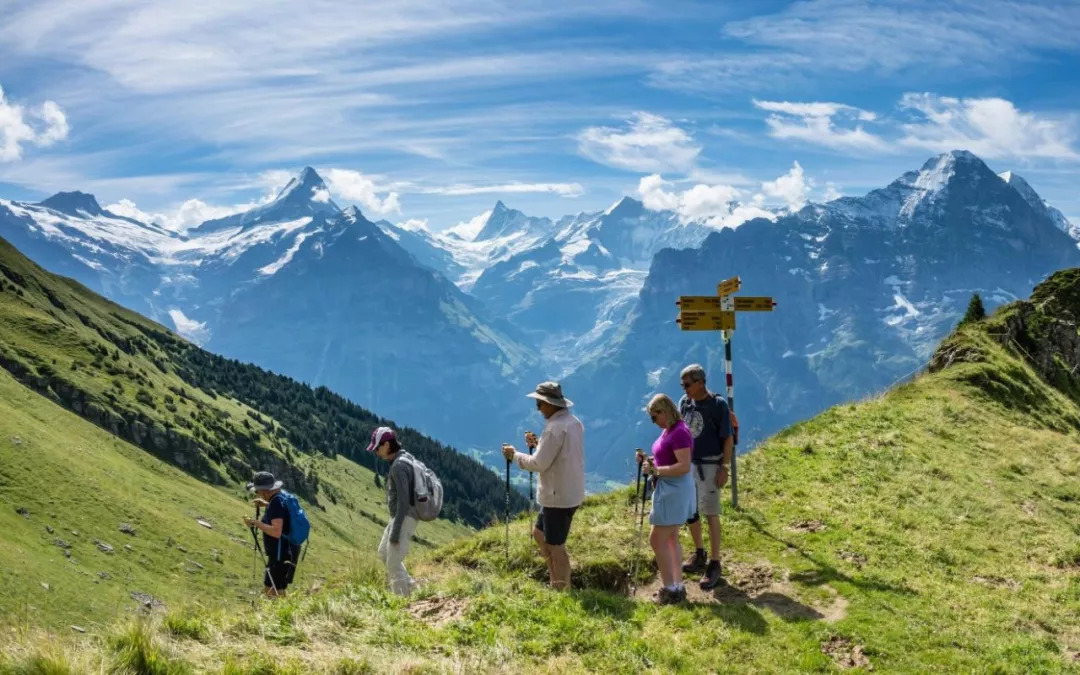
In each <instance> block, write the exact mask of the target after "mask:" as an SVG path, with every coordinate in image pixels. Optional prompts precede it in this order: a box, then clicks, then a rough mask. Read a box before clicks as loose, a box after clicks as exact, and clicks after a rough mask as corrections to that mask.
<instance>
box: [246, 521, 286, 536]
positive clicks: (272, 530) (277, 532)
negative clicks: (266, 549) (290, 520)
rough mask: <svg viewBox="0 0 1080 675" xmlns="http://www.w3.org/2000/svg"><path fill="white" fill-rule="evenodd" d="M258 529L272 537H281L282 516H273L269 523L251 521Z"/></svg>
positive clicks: (283, 525) (283, 522)
mask: <svg viewBox="0 0 1080 675" xmlns="http://www.w3.org/2000/svg"><path fill="white" fill-rule="evenodd" d="M252 522H253V523H254V525H255V527H257V528H258V529H259V530H260V531H262V532H263V533H265V534H267V535H269V536H271V537H273V538H274V539H281V528H283V527H285V520H284V519H282V518H274V519H273V520H271V521H270V524H269V525H267V524H266V523H264V522H262V521H260V520H255V521H252Z"/></svg>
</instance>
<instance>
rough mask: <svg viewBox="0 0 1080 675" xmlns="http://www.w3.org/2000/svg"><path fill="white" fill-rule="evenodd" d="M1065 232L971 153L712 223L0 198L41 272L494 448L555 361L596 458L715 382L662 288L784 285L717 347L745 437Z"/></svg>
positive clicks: (994, 300)
mask: <svg viewBox="0 0 1080 675" xmlns="http://www.w3.org/2000/svg"><path fill="white" fill-rule="evenodd" d="M1078 230H1080V228H1077V227H1076V226H1074V225H1072V224H1071V223H1069V221H1068V220H1067V219H1066V218H1065V217H1064V216H1063V215H1062V214H1061V213H1060V212H1059V211H1058V210H1056V209H1054V208H1052V207H1050V206H1049V205H1047V204H1046V203H1045V202H1044V201H1043V200H1042V199H1041V198H1040V197H1039V196H1038V194H1037V193H1036V192H1035V191H1034V190H1033V189H1032V188H1031V186H1030V185H1028V184H1027V183H1026V182H1025V181H1024V180H1023V179H1022V178H1021V177H1020V176H1018V175H1016V174H1014V173H1004V174H1001V175H1000V176H999V175H997V174H995V173H994V172H993V171H991V170H990V169H989V168H988V167H987V166H986V164H984V163H983V162H982V161H981V160H980V159H979V158H977V157H975V156H974V155H972V154H971V153H968V152H964V151H954V152H950V153H945V154H943V155H940V156H938V157H935V158H932V159H930V160H929V161H928V162H927V163H926V164H925V165H924V166H923V167H922V168H921V169H920V170H918V171H912V172H908V173H905V174H904V175H903V176H901V177H900V178H898V179H897V180H896V181H894V182H893V183H891V184H890V185H889V186H887V187H885V188H882V189H879V190H874V191H872V192H870V193H869V194H867V195H865V196H863V197H858V198H852V197H846V198H842V199H838V200H835V201H831V202H828V203H827V204H810V205H807V206H806V207H804V208H803V209H801V210H800V211H798V212H797V213H790V212H782V211H777V212H775V213H774V220H769V219H764V218H758V219H755V220H752V221H749V222H747V223H744V224H742V225H740V226H739V227H737V228H735V229H732V228H727V229H722V230H718V229H717V228H715V227H712V226H710V225H708V224H705V223H700V222H684V221H683V220H681V219H680V218H679V217H678V216H677V215H676V214H675V213H673V212H670V211H652V210H649V209H646V208H645V207H644V205H643V204H642V203H641V202H639V201H636V200H634V199H630V198H624V199H622V200H620V201H619V202H617V203H616V204H614V205H612V206H611V207H610V208H608V209H607V210H605V211H601V212H589V213H581V214H577V215H572V216H565V217H563V218H559V219H557V220H552V219H548V218H538V217H531V216H528V215H526V214H524V213H522V212H520V211H517V210H514V209H511V208H508V207H507V206H506V205H505V204H503V203H502V202H498V203H496V204H495V206H494V208H493V209H492V210H491V211H489V212H486V213H484V214H481V216H479V217H477V218H476V219H474V220H473V221H471V222H470V223H466V224H463V225H460V226H457V227H454V228H450V229H448V230H445V231H440V232H436V231H432V230H429V229H427V228H425V227H423V226H418V225H416V224H415V222H409V223H402V224H394V223H390V222H387V221H379V222H377V223H373V222H371V221H369V220H367V219H366V218H365V217H364V216H363V214H361V213H360V211H359V210H357V209H356V208H355V207H350V208H348V209H345V210H342V209H340V208H339V207H338V206H337V205H336V204H335V203H334V202H333V201H332V200H331V199H330V194H329V191H328V190H327V188H326V185H325V184H324V183H323V182H322V179H321V178H320V177H319V176H318V174H317V173H316V172H315V171H314V170H313V169H311V168H306V169H304V171H302V172H301V173H300V174H299V175H298V176H297V177H296V178H295V179H294V180H293V181H292V182H290V184H289V185H288V186H287V187H286V188H285V189H284V190H283V191H282V192H281V194H279V195H278V197H277V198H276V199H275V200H274V201H273V202H270V203H268V204H265V205H263V206H259V207H257V208H254V209H252V210H249V211H247V212H244V213H240V214H237V215H234V216H230V217H228V218H223V219H219V220H214V221H208V222H206V223H203V224H202V225H200V226H199V227H197V228H195V229H194V230H191V231H189V232H188V233H186V234H184V235H180V234H177V233H174V232H170V231H168V230H165V229H163V228H161V227H159V226H157V225H154V224H151V223H141V222H139V221H136V220H131V219H129V218H124V217H121V216H118V215H115V214H111V213H109V212H108V211H105V210H103V209H102V208H101V207H100V206H99V205H98V204H97V202H96V200H95V199H94V198H93V197H92V196H90V195H86V194H83V193H77V192H76V193H60V194H58V195H55V196H54V197H51V198H49V199H47V200H45V201H43V202H41V203H39V204H27V203H21V202H13V201H4V200H0V235H2V236H4V237H5V238H7V239H8V240H9V241H11V242H12V243H14V244H15V245H16V246H17V247H18V248H19V249H20V250H22V251H24V252H25V253H27V254H28V255H29V256H30V257H32V258H33V259H34V260H36V261H37V262H39V263H40V264H42V265H43V266H45V267H47V268H48V269H50V270H52V271H55V272H58V273H61V274H65V275H68V276H72V277H75V278H76V279H78V280H80V281H82V282H83V283H85V284H87V285H88V286H90V287H91V288H93V289H94V290H97V291H99V292H101V293H103V294H104V295H106V296H108V297H110V298H111V299H113V300H115V301H117V302H120V303H122V304H125V305H127V306H129V307H132V308H133V309H136V310H137V311H140V312H142V313H144V314H147V315H149V316H151V317H153V318H155V319H158V320H161V321H165V322H167V323H169V324H171V325H174V326H176V328H177V329H178V330H179V331H180V332H182V333H184V334H186V335H188V336H190V337H191V338H192V339H195V340H198V341H199V342H200V343H201V344H202V345H203V346H204V347H206V348H208V349H210V350H212V351H217V352H220V353H222V354H224V355H227V356H231V357H235V358H242V359H248V360H253V361H255V362H257V363H259V364H260V365H263V366H265V367H267V368H271V369H274V370H277V371H279V372H283V373H285V374H288V375H290V376H292V377H295V378H297V379H300V380H303V381H306V382H309V383H311V384H313V385H326V386H328V387H330V388H332V389H334V390H335V391H339V392H340V393H342V394H344V395H346V396H349V397H350V398H352V399H353V400H355V401H357V402H358V403H359V404H361V405H364V406H366V407H370V408H373V409H377V410H379V411H380V412H384V413H385V414H387V415H389V416H392V417H394V418H395V419H398V420H401V421H402V422H405V423H408V424H411V425H413V426H415V427H417V428H419V429H421V430H423V431H424V432H426V433H429V434H432V435H434V436H436V437H438V438H440V439H442V440H444V441H447V442H450V443H453V444H455V445H457V446H459V447H461V448H462V449H473V450H474V451H475V452H476V453H478V454H479V455H481V456H485V457H487V458H489V459H490V458H491V457H493V456H494V449H495V448H496V447H497V443H498V442H500V441H502V440H509V439H511V438H516V437H517V435H518V434H519V432H520V431H521V430H522V429H524V428H527V427H533V428H535V427H536V426H537V425H538V424H539V420H538V419H537V418H535V417H534V416H529V415H528V413H529V410H530V409H529V406H528V405H526V402H525V401H524V400H523V399H522V394H523V393H524V392H525V391H528V390H529V389H530V388H531V386H532V385H533V384H535V382H536V381H538V380H540V379H545V378H549V377H558V378H562V379H564V384H565V386H566V390H567V393H568V395H570V396H571V398H573V399H574V400H575V401H577V403H578V406H577V411H578V413H579V414H580V415H581V416H582V418H583V419H584V420H585V422H586V427H587V430H588V432H587V433H588V457H589V466H590V469H591V470H592V471H593V472H594V473H595V474H596V475H597V476H601V477H603V476H622V475H623V474H624V473H625V472H626V471H627V470H628V467H623V464H625V463H626V462H625V461H624V459H625V458H624V455H626V451H627V449H628V448H630V449H632V448H633V447H636V446H638V445H642V444H643V443H645V442H647V441H648V440H649V439H650V438H651V436H652V434H653V430H652V429H651V428H650V427H651V425H649V424H647V420H643V417H644V416H643V414H642V413H641V412H640V411H641V408H642V406H643V405H644V403H645V400H646V399H647V397H648V396H649V395H650V394H651V393H653V392H655V391H658V390H659V391H667V392H668V393H670V394H672V395H677V394H678V391H677V389H678V371H679V369H680V368H681V367H682V366H684V365H686V364H687V363H690V362H692V361H700V362H702V363H703V364H705V365H706V366H707V368H708V370H709V372H710V373H711V374H712V379H711V381H710V384H711V385H712V386H713V387H714V388H716V389H718V390H721V389H722V387H721V386H720V385H721V383H722V364H723V361H722V359H721V355H722V351H721V347H720V341H719V336H718V335H717V334H712V333H682V332H680V331H679V330H678V329H677V326H676V324H675V323H674V317H675V314H676V307H675V305H674V301H675V299H676V298H677V296H679V295H682V294H713V293H715V286H716V282H717V281H719V280H721V279H723V278H726V277H729V276H734V275H739V276H741V277H742V279H743V282H744V284H743V294H749V295H772V296H773V297H775V298H776V299H777V301H778V302H779V307H778V311H776V312H774V313H772V314H771V315H757V316H751V315H743V316H740V317H739V326H738V330H737V331H736V335H735V342H734V343H733V346H734V350H735V360H736V366H735V368H736V370H735V376H736V387H737V399H736V401H737V402H736V406H737V410H738V411H739V412H740V413H741V415H740V419H741V420H742V424H743V429H744V438H745V443H744V444H748V443H752V442H753V441H755V440H759V439H761V438H763V437H764V436H765V435H767V434H768V433H771V432H772V431H774V430H776V429H779V428H781V427H783V426H785V425H787V424H789V423H791V422H793V421H795V420H797V419H801V418H804V417H808V416H811V415H813V414H815V413H816V412H818V411H820V410H822V409H823V408H825V407H827V406H828V405H831V404H833V403H836V402H839V401H844V400H850V399H853V398H858V397H861V396H865V395H866V394H868V393H871V392H874V391H878V390H880V389H883V388H884V387H886V386H888V385H889V384H890V383H892V382H894V381H895V380H896V379H898V378H900V377H903V376H904V375H906V374H908V373H910V372H913V371H915V370H917V369H918V368H920V367H921V366H922V365H923V364H924V363H925V362H926V359H927V358H928V356H929V354H930V351H931V350H932V348H933V346H934V345H935V344H936V343H937V342H938V341H939V340H940V339H941V338H942V337H943V336H944V335H945V334H946V333H947V332H948V331H949V330H950V329H951V327H952V326H953V325H954V324H955V322H956V321H957V319H958V318H959V316H960V314H961V313H962V312H963V309H964V307H965V306H966V304H967V301H968V299H969V297H970V295H971V293H973V292H979V293H981V294H982V295H983V299H984V301H985V302H986V304H987V305H988V306H989V307H993V306H995V305H997V304H1000V303H1002V302H1006V301H1009V300H1012V299H1015V298H1017V297H1024V296H1026V295H1027V294H1028V293H1029V292H1030V289H1031V288H1032V286H1033V285H1034V284H1035V283H1037V282H1038V281H1040V280H1041V279H1042V278H1043V277H1045V276H1046V275H1047V274H1048V273H1050V272H1052V271H1054V270H1056V269H1059V268H1062V267H1068V266H1075V265H1078V264H1080V251H1078V250H1077V244H1076V241H1077V239H1078V238H1080V231H1078ZM616 458H618V459H616Z"/></svg>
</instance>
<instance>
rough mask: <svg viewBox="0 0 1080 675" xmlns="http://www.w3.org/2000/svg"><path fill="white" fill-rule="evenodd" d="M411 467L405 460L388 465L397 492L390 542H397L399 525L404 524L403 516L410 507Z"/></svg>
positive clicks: (407, 512) (399, 530)
mask: <svg viewBox="0 0 1080 675" xmlns="http://www.w3.org/2000/svg"><path fill="white" fill-rule="evenodd" d="M411 473H412V467H411V466H409V465H408V464H406V463H405V462H394V465H393V466H392V467H390V480H392V481H394V491H395V493H396V494H397V509H395V510H394V523H393V525H392V526H391V528H390V543H391V544H397V543H398V540H399V539H400V538H401V526H402V525H404V524H405V516H407V515H409V509H410V508H412V504H411V502H412V483H411V482H410V480H409V479H410V475H409V474H411Z"/></svg>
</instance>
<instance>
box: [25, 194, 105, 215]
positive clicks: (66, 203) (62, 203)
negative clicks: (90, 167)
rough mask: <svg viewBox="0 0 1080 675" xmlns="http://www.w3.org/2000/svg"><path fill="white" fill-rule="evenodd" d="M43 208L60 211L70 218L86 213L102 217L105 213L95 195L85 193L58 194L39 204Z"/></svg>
mask: <svg viewBox="0 0 1080 675" xmlns="http://www.w3.org/2000/svg"><path fill="white" fill-rule="evenodd" d="M39 204H41V206H45V207H48V208H50V209H52V210H53V211H60V212H61V213H66V214H68V215H69V216H77V215H80V212H81V213H85V214H87V215H91V216H100V215H101V214H102V213H104V211H103V210H102V208H101V205H100V204H98V202H97V199H95V198H94V195H91V194H87V193H85V192H79V191H78V190H76V191H75V192H57V193H56V194H54V195H53V196H52V197H49V198H48V199H46V200H44V201H42V202H39Z"/></svg>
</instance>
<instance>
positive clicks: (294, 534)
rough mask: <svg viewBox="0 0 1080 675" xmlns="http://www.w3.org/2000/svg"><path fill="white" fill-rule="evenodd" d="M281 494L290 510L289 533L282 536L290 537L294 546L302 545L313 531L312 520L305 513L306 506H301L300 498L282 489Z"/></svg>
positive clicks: (290, 541)
mask: <svg viewBox="0 0 1080 675" xmlns="http://www.w3.org/2000/svg"><path fill="white" fill-rule="evenodd" d="M279 494H280V496H281V498H282V499H283V500H284V501H285V508H286V509H288V511H289V533H288V534H287V535H285V536H284V537H282V538H283V539H288V540H289V543H290V544H292V545H293V546H302V545H303V544H304V542H305V541H307V538H308V534H309V533H310V532H311V522H310V521H309V520H308V517H307V514H306V513H304V507H303V506H300V500H299V499H297V498H296V495H294V494H292V493H291V492H286V491H285V490H282V491H281V492H280V493H279Z"/></svg>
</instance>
